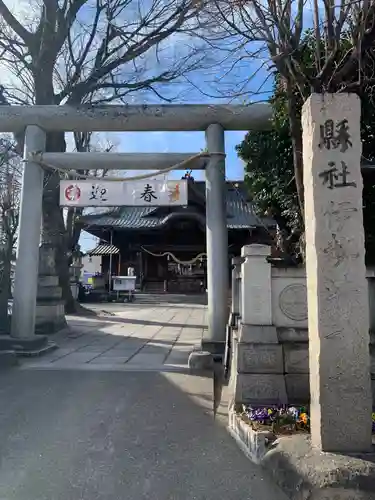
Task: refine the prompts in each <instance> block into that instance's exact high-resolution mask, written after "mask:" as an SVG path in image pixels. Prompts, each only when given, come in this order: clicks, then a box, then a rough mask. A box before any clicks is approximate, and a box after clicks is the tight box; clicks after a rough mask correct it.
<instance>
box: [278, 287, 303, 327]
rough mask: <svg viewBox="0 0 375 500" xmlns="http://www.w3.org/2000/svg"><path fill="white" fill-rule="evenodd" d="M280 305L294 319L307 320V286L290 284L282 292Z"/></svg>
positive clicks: (287, 315)
mask: <svg viewBox="0 0 375 500" xmlns="http://www.w3.org/2000/svg"><path fill="white" fill-rule="evenodd" d="M279 307H280V309H281V311H282V312H283V313H284V314H285V316H286V317H287V318H289V319H292V320H294V321H306V320H307V288H306V286H305V285H298V284H295V285H288V286H286V287H285V288H284V290H283V291H282V292H281V293H280V296H279Z"/></svg>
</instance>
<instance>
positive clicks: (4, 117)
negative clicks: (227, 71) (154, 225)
mask: <svg viewBox="0 0 375 500" xmlns="http://www.w3.org/2000/svg"><path fill="white" fill-rule="evenodd" d="M271 115H272V112H271V108H270V106H269V105H268V104H267V103H254V104H249V105H246V106H244V105H222V104H219V105H209V104H184V105H179V104H170V105H123V106H114V105H110V106H87V105H86V106H78V107H73V106H66V105H63V106H55V105H52V106H0V132H15V133H17V132H21V131H23V130H24V129H25V127H27V126H28V125H37V126H39V127H41V128H42V129H44V130H45V131H46V132H49V131H66V132H104V131H108V132H110V131H113V132H121V131H134V132H148V131H162V132H183V131H196V130H198V131H199V130H205V129H206V128H207V127H208V126H209V125H211V124H213V123H218V124H220V125H222V127H223V128H224V129H225V130H251V129H254V130H263V129H269V128H271Z"/></svg>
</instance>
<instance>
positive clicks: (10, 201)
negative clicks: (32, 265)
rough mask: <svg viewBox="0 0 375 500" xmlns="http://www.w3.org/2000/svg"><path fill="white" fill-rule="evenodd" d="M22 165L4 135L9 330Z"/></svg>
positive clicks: (1, 294) (0, 241)
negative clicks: (9, 305) (9, 304)
mask: <svg viewBox="0 0 375 500" xmlns="http://www.w3.org/2000/svg"><path fill="white" fill-rule="evenodd" d="M21 170H22V164H21V161H20V158H19V156H18V155H17V153H16V151H15V144H14V143H13V141H11V140H10V139H9V138H4V137H1V138H0V323H1V325H0V332H1V331H5V332H7V330H8V301H9V299H10V297H11V280H12V262H13V260H14V254H15V245H16V239H17V229H18V215H19V198H20V192H21V175H22V172H21Z"/></svg>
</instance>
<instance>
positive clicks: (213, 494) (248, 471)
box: [0, 304, 286, 500]
mask: <svg viewBox="0 0 375 500" xmlns="http://www.w3.org/2000/svg"><path fill="white" fill-rule="evenodd" d="M175 306H176V304H175ZM113 307H115V306H113ZM134 308H135V309H134V310H133V306H132V307H131V308H129V309H127V313H126V314H124V313H122V312H121V311H120V313H119V314H120V316H109V317H108V318H104V319H100V320H99V319H98V318H94V319H93V320H88V319H87V318H86V319H85V318H71V323H72V325H73V330H72V332H73V333H72V335H73V337H75V338H70V339H66V338H65V340H64V341H65V342H67V343H69V342H73V343H75V342H78V343H79V341H80V339H81V340H82V339H84V340H85V342H87V341H89V344H87V345H91V347H92V348H94V346H95V343H96V342H98V346H97V349H98V351H97V354H98V353H99V356H102V355H103V354H104V353H103V352H102V347H103V342H104V343H106V342H109V343H110V342H111V341H113V340H115V341H116V342H119V343H120V344H121V343H124V342H125V343H126V342H133V341H134V340H132V339H136V341H138V340H141V343H142V345H143V347H142V348H141V349H140V351H141V350H142V349H144V348H145V347H147V346H148V347H151V346H150V345H148V344H149V343H150V342H151V341H152V340H150V338H151V339H155V338H154V337H152V333H150V332H155V331H158V332H161V333H163V332H164V333H163V335H164V334H165V335H166V336H167V337H168V339H167V340H166V339H162V338H159V341H160V344H162V340H163V341H165V342H167V345H168V346H169V347H168V349H169V348H170V346H171V345H172V349H170V354H169V356H170V355H171V354H172V353H173V347H176V344H183V343H184V342H185V341H186V338H185V337H184V335H185V334H186V336H188V337H189V336H190V340H192V339H193V337H194V338H195V337H196V335H197V332H200V333H199V334H201V332H202V325H203V327H204V315H205V310H204V308H203V309H202V307H201V306H199V307H198V306H196V307H193V308H190V309H189V307H188V306H187V305H183V304H182V305H177V309H174V306H173V307H172V305H171V304H169V305H167V306H162V307H159V308H158V307H157V306H155V307H154V306H152V305H149V307H146V308H145V309H144V312H143V313H141V311H140V307H138V308H137V307H136V306H134ZM156 309H157V310H158V311H159V313H157V311H156ZM172 310H174V311H175V316H173V313H172ZM134 311H138V315H136V314H135V312H134ZM142 314H143V316H142ZM184 315H185V316H184ZM183 317H185V320H186V321H189V318H190V320H191V323H190V326H186V324H182V326H180V327H178V326H177V325H178V324H181V323H179V322H180V321H182V320H183ZM141 319H142V320H143V322H144V324H143V326H142V324H141V323H139V322H138V321H139V320H141ZM109 320H110V321H109ZM85 321H86V324H85ZM90 321H93V323H91V324H90ZM147 322H148V323H147ZM194 322H196V323H194ZM87 324H89V325H88V326H87ZM194 324H195V326H192V325H194ZM184 329H187V330H186V331H185V333H184ZM130 330H132V331H133V333H131V332H130ZM172 330H173V331H174V333H173V336H172ZM188 331H190V333H189V334H187V333H186V332H188ZM146 332H148V333H146ZM178 332H179V333H178ZM125 333H128V334H129V335H125ZM135 334H136V335H135ZM142 335H144V336H142ZM173 339H175V340H173ZM171 340H172V343H171ZM190 340H189V341H187V342H185V343H187V344H188V343H189V342H190ZM189 345H190V344H189ZM75 347H77V345H75ZM81 347H83V346H81ZM181 347H182V345H181ZM113 348H114V346H113V347H109V351H110V350H112V349H113ZM79 349H80V347H78V352H76V351H73V352H72V353H71V355H73V354H74V352H75V353H76V359H75V360H73V361H71V362H70V363H65V366H60V367H59V366H58V361H57V360H55V361H51V360H49V361H48V360H47V361H45V360H43V358H41V359H40V360H38V361H37V362H36V364H34V365H32V364H31V365H30V362H26V363H25V364H24V365H23V366H22V367H21V368H16V369H12V370H10V371H6V372H0V500H67V499H69V500H96V499H103V500H122V499H124V500H142V499H144V500H154V499H155V500H168V499H171V500H172V499H173V500H176V499H178V500H217V499H228V500H263V499H264V500H269V499H272V500H286V498H285V496H284V495H283V494H282V493H281V492H280V490H278V489H277V488H276V487H275V486H273V485H272V483H271V482H270V480H269V478H268V477H267V476H266V475H265V473H264V472H263V471H262V470H261V469H259V468H258V467H257V466H255V465H253V464H252V463H251V462H249V461H248V460H247V459H246V458H245V457H244V455H243V454H242V452H241V451H240V450H239V449H238V447H237V445H236V443H235V442H234V441H233V439H232V438H231V437H230V436H229V434H228V433H227V431H226V427H225V425H226V415H225V405H226V403H225V397H226V396H225V395H224V401H223V404H222V406H221V407H220V409H219V416H218V418H217V419H216V420H214V419H213V417H212V381H211V380H210V379H208V378H202V377H196V376H192V375H186V374H183V373H178V371H176V370H175V371H164V370H163V366H164V365H165V363H164V362H161V357H160V356H159V354H160V353H157V356H159V361H157V362H156V361H155V363H154V364H153V365H152V369H147V364H150V363H151V359H150V356H151V355H152V354H149V353H146V354H145V356H144V358H143V360H142V362H138V363H137V364H136V366H134V368H132V369H128V370H124V369H123V367H124V366H125V365H126V364H127V363H128V362H121V363H115V362H113V363H112V364H111V363H110V365H108V364H106V363H108V362H106V363H104V364H103V363H102V364H100V363H97V364H95V363H92V360H91V361H89V362H88V361H87V360H86V362H83V361H82V359H81V360H80V359H78V358H79V356H78V358H77V355H78V354H79ZM114 350H116V349H114ZM125 350H126V349H125ZM57 352H58V351H56V354H57ZM81 352H82V351H81ZM83 352H85V353H88V352H90V351H89V350H87V349H86V348H85V349H84V350H83ZM107 352H108V351H107ZM176 352H177V351H176ZM154 355H155V354H154ZM68 356H69V355H67V356H66V357H68ZM81 357H82V358H84V356H81ZM135 357H136V356H134V357H133V359H135ZM146 358H148V359H146ZM61 361H62V358H61V359H60V362H61ZM38 363H39V365H38ZM84 365H91V369H90V370H84V369H82V367H83V366H84ZM38 367H39V369H38ZM52 367H54V368H55V369H51V368H52ZM181 371H183V370H181Z"/></svg>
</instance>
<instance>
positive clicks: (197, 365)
mask: <svg viewBox="0 0 375 500" xmlns="http://www.w3.org/2000/svg"><path fill="white" fill-rule="evenodd" d="M188 366H189V369H190V370H191V371H192V372H202V371H204V372H207V371H210V372H211V371H213V366H214V360H213V357H212V354H211V353H210V352H208V351H193V352H192V353H191V354H190V356H189V361H188Z"/></svg>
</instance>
